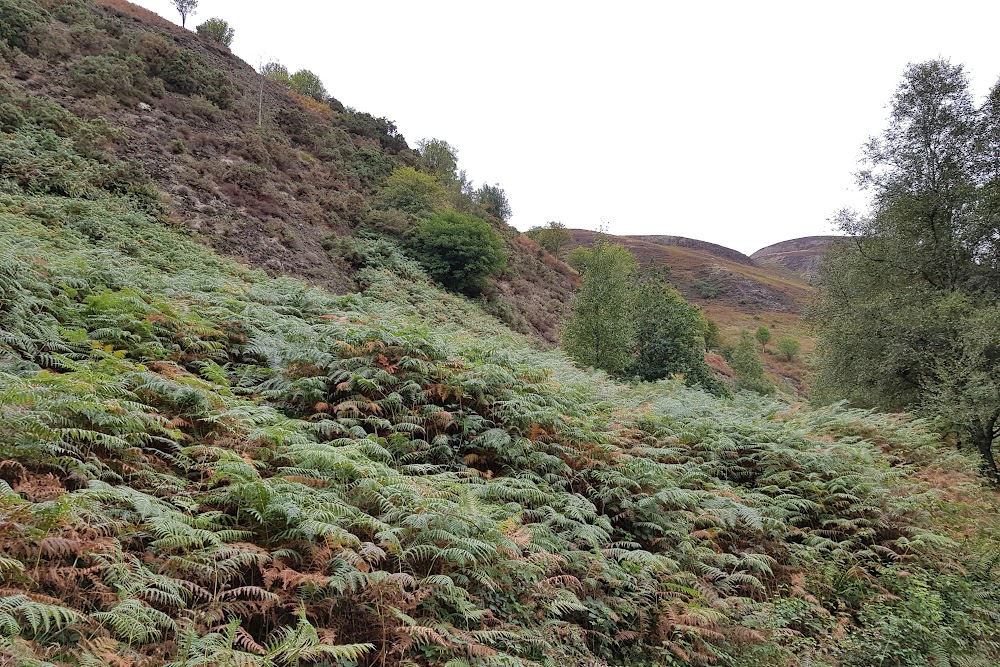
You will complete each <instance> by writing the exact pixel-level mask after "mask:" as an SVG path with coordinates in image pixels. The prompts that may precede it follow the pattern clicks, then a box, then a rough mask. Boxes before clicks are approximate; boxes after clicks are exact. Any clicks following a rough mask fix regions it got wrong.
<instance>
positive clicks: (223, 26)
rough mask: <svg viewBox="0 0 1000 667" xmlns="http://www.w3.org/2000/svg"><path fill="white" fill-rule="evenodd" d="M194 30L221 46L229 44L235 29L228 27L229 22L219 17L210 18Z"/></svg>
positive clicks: (231, 41) (234, 34)
mask: <svg viewBox="0 0 1000 667" xmlns="http://www.w3.org/2000/svg"><path fill="white" fill-rule="evenodd" d="M195 30H197V31H198V34H199V35H201V36H202V37H207V38H209V39H210V40H212V41H214V42H218V43H219V44H222V45H223V46H229V45H231V44H232V43H233V37H235V36H236V31H235V30H233V29H232V27H230V25H229V23H227V22H226V21H223V20H222V19H220V18H210V19H208V20H207V21H205V22H204V23H202V24H201V25H199V26H198V27H197V28H195Z"/></svg>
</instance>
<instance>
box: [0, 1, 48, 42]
mask: <svg viewBox="0 0 1000 667" xmlns="http://www.w3.org/2000/svg"><path fill="white" fill-rule="evenodd" d="M47 18H48V17H47V16H46V14H45V12H44V10H42V9H41V8H39V7H38V5H36V4H35V3H34V2H32V1H31V0H0V40H2V41H4V42H6V43H7V44H8V45H10V46H12V47H14V48H15V49H20V50H22V51H32V50H33V49H34V47H35V46H37V43H36V42H37V40H36V39H35V38H34V37H33V35H32V29H33V28H34V27H35V25H36V24H38V23H41V22H43V21H46V20H47Z"/></svg>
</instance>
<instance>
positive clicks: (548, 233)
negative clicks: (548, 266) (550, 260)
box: [525, 221, 573, 257]
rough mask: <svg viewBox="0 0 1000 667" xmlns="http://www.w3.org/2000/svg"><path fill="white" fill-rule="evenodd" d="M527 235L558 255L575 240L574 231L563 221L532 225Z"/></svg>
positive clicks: (552, 253) (551, 252) (553, 254)
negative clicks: (538, 225)
mask: <svg viewBox="0 0 1000 667" xmlns="http://www.w3.org/2000/svg"><path fill="white" fill-rule="evenodd" d="M525 236H527V237H528V238H530V239H531V240H532V241H534V242H535V243H537V244H538V245H540V246H542V247H543V248H545V249H546V250H547V251H548V252H549V254H550V255H552V256H553V257H558V256H559V254H560V252H562V249H563V248H565V247H566V246H567V245H568V244H569V243H570V242H571V241H572V240H573V232H571V231H569V230H568V229H566V225H564V224H563V223H561V222H554V221H553V222H546V223H545V224H544V225H543V226H541V227H532V228H531V229H529V230H528V231H526V232H525Z"/></svg>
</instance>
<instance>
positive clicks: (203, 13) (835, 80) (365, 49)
mask: <svg viewBox="0 0 1000 667" xmlns="http://www.w3.org/2000/svg"><path fill="white" fill-rule="evenodd" d="M138 4H140V5H142V6H144V7H147V8H149V9H152V10H153V11H156V12H157V13H159V14H161V15H163V16H165V17H167V18H169V19H171V20H174V21H176V22H177V23H179V22H180V20H179V17H178V15H177V12H176V11H175V10H174V8H173V5H172V3H171V0H139V3H138ZM213 16H219V17H221V18H224V19H226V20H227V21H229V23H230V24H231V25H232V26H233V27H234V28H235V30H236V39H235V41H234V43H233V51H234V52H235V53H236V54H237V55H239V56H241V57H242V58H244V59H245V60H247V61H250V62H253V63H256V62H257V61H258V60H259V58H260V57H261V56H262V55H263V56H264V57H265V59H270V60H279V61H280V62H282V63H284V64H285V65H287V66H288V68H289V69H290V70H292V71H294V70H296V69H300V68H307V69H311V70H312V71H314V72H316V73H317V74H319V75H320V77H321V78H322V79H323V81H324V83H325V84H326V88H327V90H328V91H329V92H330V93H331V94H332V95H333V96H334V97H336V98H337V99H339V100H340V101H341V102H343V103H344V104H347V105H349V106H352V107H354V108H356V109H359V110H361V111H367V112H369V113H372V114H374V115H376V116H386V117H388V118H389V119H391V120H394V121H395V122H396V125H397V126H398V127H399V129H400V131H401V132H402V133H403V135H404V136H405V137H406V138H407V140H408V141H409V143H410V145H411V146H412V145H414V144H415V143H416V141H417V140H418V139H421V138H424V137H436V138H441V139H445V140H446V141H448V142H449V143H450V144H452V145H453V146H455V147H456V148H458V151H459V166H460V167H461V168H464V169H465V170H466V171H467V172H468V174H469V177H470V178H472V179H473V180H474V181H475V182H476V183H477V184H481V183H483V182H490V183H494V182H496V183H499V184H500V185H501V186H502V187H503V188H504V189H505V190H506V192H507V196H508V198H509V199H510V202H511V205H512V207H513V210H514V217H513V219H512V222H513V224H514V225H516V226H517V227H518V228H520V229H522V230H524V229H528V228H529V227H531V226H532V225H536V224H543V223H545V222H546V221H549V220H558V221H561V222H563V223H565V224H566V225H568V226H571V227H582V228H588V229H596V228H597V226H598V225H600V224H601V222H602V220H603V221H604V222H606V223H607V224H608V226H609V228H610V231H611V232H612V233H614V234H675V235H680V236H690V237H693V238H698V239H703V240H706V241H713V242H715V243H721V244H723V245H726V246H729V247H731V248H735V249H737V250H741V251H744V252H748V253H749V252H752V251H754V250H756V249H758V248H761V247H763V246H766V245H769V244H771V243H775V242H777V241H782V240H786V239H790V238H795V237H799V236H808V235H812V234H824V233H829V232H830V231H831V227H830V224H829V223H828V222H827V219H828V218H829V217H830V216H831V215H832V214H833V213H834V212H835V211H836V210H837V209H838V208H840V207H842V206H844V205H853V206H855V207H857V206H859V205H860V204H862V203H863V202H864V198H863V196H861V195H859V194H858V193H857V192H856V191H855V189H854V178H853V176H852V174H853V172H854V170H855V168H856V165H857V160H858V157H859V155H860V147H861V144H862V143H863V142H864V141H865V139H866V138H867V137H869V136H870V135H872V134H876V133H878V132H880V131H881V129H882V128H883V127H884V125H885V118H886V114H887V108H886V105H887V103H888V101H889V100H890V98H891V96H892V94H893V92H894V90H895V88H896V85H897V83H898V81H899V78H900V75H901V74H902V72H903V69H904V68H905V66H906V64H907V63H908V62H917V61H921V60H926V59H929V58H935V57H938V56H945V57H948V58H951V59H952V61H953V62H959V63H964V64H965V65H966V68H967V71H968V72H969V74H970V76H971V78H972V83H973V89H974V90H975V91H976V92H977V93H979V94H984V93H985V92H986V90H987V89H988V88H989V87H990V86H991V85H992V84H993V83H994V82H995V81H996V80H997V78H998V77H1000V49H998V48H997V47H996V26H997V25H998V20H1000V3H994V2H983V1H982V0H979V1H975V2H973V1H964V0H951V1H950V2H948V3H943V2H940V0H937V1H934V2H926V1H912V0H911V1H907V2H902V1H899V2H877V1H875V0H868V1H867V2H851V1H843V0H842V1H841V2H837V3H832V2H824V3H819V2H802V1H801V0H799V1H796V2H737V1H733V2H691V1H688V2H683V3H682V2H653V1H649V2H629V1H625V0H620V1H619V2H615V3H611V2H602V3H596V2H595V3H591V2H581V1H579V0H576V1H565V2H562V1H560V2H556V1H550V0H526V1H522V0H506V1H505V2H500V3H485V2H476V1H475V0H472V1H470V0H464V1H462V2H459V1H452V0H440V1H438V0H425V1H422V2H415V1H414V0H355V1H353V2H316V1H309V0H282V1H281V2H275V1H274V0H270V1H267V2H265V1H262V0H200V6H199V9H198V12H197V14H196V15H195V16H194V17H193V18H189V19H188V27H189V28H190V27H193V26H195V25H197V24H198V23H200V22H201V21H204V20H205V19H207V18H210V17H213Z"/></svg>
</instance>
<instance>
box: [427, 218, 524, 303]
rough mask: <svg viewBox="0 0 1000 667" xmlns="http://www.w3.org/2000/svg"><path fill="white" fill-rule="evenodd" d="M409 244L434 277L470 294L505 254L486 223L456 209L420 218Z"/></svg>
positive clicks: (501, 265) (503, 263)
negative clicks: (424, 218) (411, 242)
mask: <svg viewBox="0 0 1000 667" xmlns="http://www.w3.org/2000/svg"><path fill="white" fill-rule="evenodd" d="M413 246H414V249H415V250H416V257H417V259H418V260H419V261H420V263H421V264H423V266H424V268H426V269H427V272H428V273H430V274H431V276H433V277H434V279H435V280H437V281H438V282H440V283H441V284H442V285H444V286H445V287H448V288H449V289H453V290H457V291H459V292H464V293H465V294H470V295H476V294H479V293H480V292H481V291H482V290H483V288H484V287H486V284H487V282H488V281H489V279H490V278H492V277H494V276H496V275H499V274H500V272H502V271H503V270H504V268H506V266H507V259H508V256H509V251H508V250H507V246H506V245H505V244H504V242H503V239H502V238H500V235H499V234H498V233H497V232H496V230H495V229H493V227H491V226H490V225H489V223H487V222H486V221H484V220H482V219H481V218H477V217H475V216H473V215H465V214H462V213H458V212H456V211H444V212H442V213H438V214H437V215H434V216H432V217H430V218H427V219H426V220H424V221H422V222H421V223H420V226H419V227H418V228H417V231H416V234H415V236H414V239H413Z"/></svg>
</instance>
